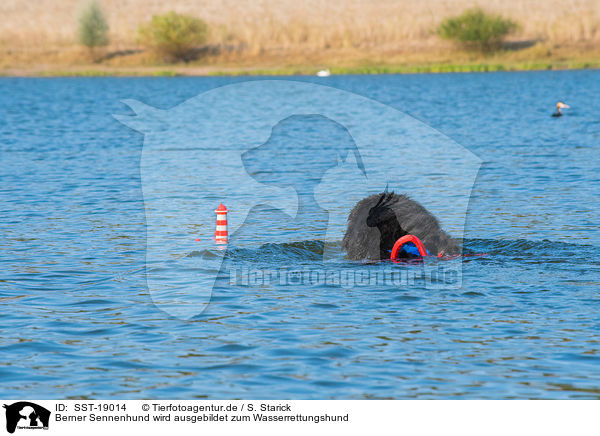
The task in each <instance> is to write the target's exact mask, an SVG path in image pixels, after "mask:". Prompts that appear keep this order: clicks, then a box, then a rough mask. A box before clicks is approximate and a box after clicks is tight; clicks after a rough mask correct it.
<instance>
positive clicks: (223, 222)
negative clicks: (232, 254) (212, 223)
mask: <svg viewBox="0 0 600 436" xmlns="http://www.w3.org/2000/svg"><path fill="white" fill-rule="evenodd" d="M215 212H216V213H217V229H216V230H215V241H216V242H217V244H227V239H228V237H229V235H228V233H227V212H229V211H228V210H227V208H226V207H225V205H224V204H223V203H221V204H220V205H219V207H217V210H215Z"/></svg>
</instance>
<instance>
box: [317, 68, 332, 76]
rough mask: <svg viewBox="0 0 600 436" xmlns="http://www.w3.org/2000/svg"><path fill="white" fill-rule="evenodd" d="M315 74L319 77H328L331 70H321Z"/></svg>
mask: <svg viewBox="0 0 600 436" xmlns="http://www.w3.org/2000/svg"><path fill="white" fill-rule="evenodd" d="M317 76H319V77H329V76H331V71H329V69H326V70H321V71H319V72H318V73H317Z"/></svg>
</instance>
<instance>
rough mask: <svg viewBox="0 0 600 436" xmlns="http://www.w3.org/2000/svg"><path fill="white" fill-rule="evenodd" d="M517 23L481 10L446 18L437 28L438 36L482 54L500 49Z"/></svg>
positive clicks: (470, 10) (467, 11) (471, 10)
mask: <svg viewBox="0 0 600 436" xmlns="http://www.w3.org/2000/svg"><path fill="white" fill-rule="evenodd" d="M517 27H518V26H517V23H516V22H515V21H513V20H511V19H509V18H504V17H502V16H501V15H498V14H490V13H487V12H485V11H484V10H483V9H481V8H474V9H468V10H466V11H465V12H463V13H462V14H461V15H459V16H456V17H451V18H446V19H445V20H444V21H442V23H441V24H440V25H439V27H438V31H437V33H438V35H440V36H441V37H442V38H444V39H450V40H455V41H458V42H460V43H461V44H463V45H464V46H465V47H466V48H471V49H476V50H479V51H482V52H484V53H489V52H491V51H492V50H498V49H500V48H501V47H502V43H503V41H504V38H505V37H506V36H507V35H508V34H509V33H511V32H513V31H515V30H516V29H517Z"/></svg>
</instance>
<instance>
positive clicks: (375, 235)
mask: <svg viewBox="0 0 600 436" xmlns="http://www.w3.org/2000/svg"><path fill="white" fill-rule="evenodd" d="M404 235H414V236H416V237H418V238H419V239H420V240H421V241H422V242H423V244H424V245H425V248H427V251H428V252H429V253H430V255H432V256H437V255H439V254H440V253H442V254H444V255H455V254H460V248H459V246H458V244H457V242H456V241H455V240H454V239H452V238H451V237H450V236H449V235H448V234H447V233H446V232H444V231H443V230H442V229H441V228H440V225H439V223H438V220H437V219H436V218H435V217H434V216H433V215H432V214H431V213H429V212H428V211H427V209H425V208H424V207H423V206H421V205H420V204H419V203H417V202H416V201H414V200H411V199H410V198H408V197H407V196H406V195H398V194H395V193H394V192H387V188H386V192H382V193H381V194H374V195H371V196H369V197H367V198H364V199H362V200H360V201H359V202H358V203H357V204H356V206H354V209H352V212H350V216H349V217H348V227H347V229H346V234H345V235H344V239H343V241H342V248H343V249H344V250H345V251H346V252H347V255H348V258H350V259H353V260H364V259H369V260H380V259H389V258H390V252H391V250H392V247H393V246H394V243H395V242H396V241H397V240H398V239H399V238H401V237H402V236H404ZM401 257H404V258H410V257H414V256H412V255H410V254H409V253H403V254H401Z"/></svg>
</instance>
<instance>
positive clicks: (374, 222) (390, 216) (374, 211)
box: [367, 188, 397, 227]
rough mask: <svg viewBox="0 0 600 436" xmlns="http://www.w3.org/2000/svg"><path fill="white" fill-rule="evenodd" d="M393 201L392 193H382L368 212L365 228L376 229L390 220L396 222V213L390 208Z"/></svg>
mask: <svg viewBox="0 0 600 436" xmlns="http://www.w3.org/2000/svg"><path fill="white" fill-rule="evenodd" d="M393 199H394V193H393V192H387V188H386V192H383V193H382V194H381V195H380V196H379V200H378V201H377V203H376V204H375V206H373V207H372V208H371V209H370V210H369V215H368V216H367V226H369V227H377V226H378V225H380V224H383V223H386V222H389V221H391V220H397V218H396V213H395V212H394V209H393V208H392V207H391V203H392V201H393Z"/></svg>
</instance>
